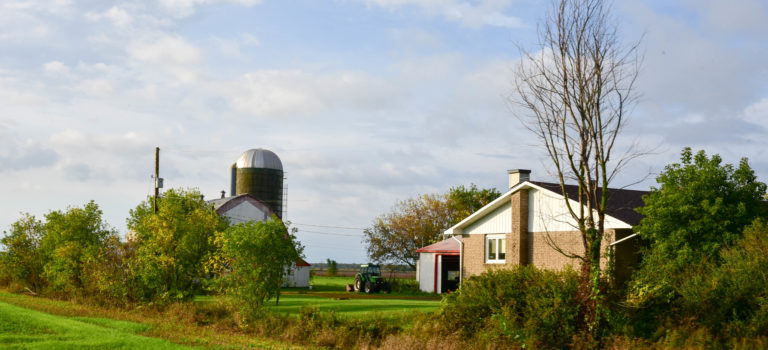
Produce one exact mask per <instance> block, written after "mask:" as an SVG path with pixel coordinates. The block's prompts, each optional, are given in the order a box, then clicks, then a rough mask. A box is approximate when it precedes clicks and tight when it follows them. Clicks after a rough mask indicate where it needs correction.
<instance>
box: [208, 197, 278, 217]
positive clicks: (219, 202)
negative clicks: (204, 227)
mask: <svg viewBox="0 0 768 350" xmlns="http://www.w3.org/2000/svg"><path fill="white" fill-rule="evenodd" d="M206 202H207V203H208V204H212V205H213V209H214V210H216V212H217V213H219V215H221V214H223V213H226V212H227V211H229V210H230V209H232V208H234V207H236V206H237V205H238V204H240V203H243V202H250V203H251V204H253V205H254V206H255V207H258V208H262V209H264V210H265V211H266V212H267V213H269V215H270V216H271V215H272V214H274V212H273V211H272V209H270V208H269V206H268V205H266V204H264V202H262V201H260V200H258V199H257V198H256V197H254V196H251V195H250V194H248V193H243V194H238V195H237V196H232V197H226V198H217V199H212V200H209V201H206Z"/></svg>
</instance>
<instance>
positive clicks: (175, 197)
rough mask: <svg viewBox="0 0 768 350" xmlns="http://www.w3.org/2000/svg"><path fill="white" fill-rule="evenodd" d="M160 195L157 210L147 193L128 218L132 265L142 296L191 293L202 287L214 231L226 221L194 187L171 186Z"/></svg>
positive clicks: (158, 297)
mask: <svg viewBox="0 0 768 350" xmlns="http://www.w3.org/2000/svg"><path fill="white" fill-rule="evenodd" d="M158 201H159V203H158V211H157V213H154V210H153V208H154V207H153V199H152V198H149V199H147V200H146V201H144V202H142V203H141V204H139V205H138V206H137V207H136V208H135V209H133V210H131V211H130V217H129V218H128V220H127V221H128V228H129V229H130V230H131V231H132V232H133V238H132V242H131V243H132V244H133V245H134V246H135V251H134V254H133V255H132V256H131V262H130V265H131V269H132V270H133V274H134V276H136V278H137V282H138V283H139V285H140V287H139V290H140V295H139V298H140V299H142V300H156V301H161V302H166V301H172V300H183V299H188V298H191V297H192V296H193V295H194V293H195V292H196V291H198V290H199V289H200V288H201V287H202V286H201V284H200V283H201V281H202V280H203V277H204V275H205V266H204V265H205V262H206V261H208V259H210V257H211V255H212V254H213V252H214V250H215V246H214V244H213V240H214V236H215V234H216V233H217V232H222V231H224V230H225V229H226V228H227V226H228V223H227V220H226V219H225V218H222V217H220V216H219V215H218V214H217V213H216V211H214V210H213V207H212V206H211V205H209V204H207V203H205V201H203V199H202V196H200V193H199V192H198V191H196V190H178V189H171V190H168V191H166V192H165V193H164V194H163V196H162V197H161V198H159V200H158Z"/></svg>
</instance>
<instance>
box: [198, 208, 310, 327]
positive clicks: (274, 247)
mask: <svg viewBox="0 0 768 350" xmlns="http://www.w3.org/2000/svg"><path fill="white" fill-rule="evenodd" d="M215 244H216V247H217V248H218V250H217V251H216V255H215V257H214V258H213V259H211V261H210V267H209V268H210V270H211V272H213V273H215V274H217V275H218V277H217V278H216V282H218V283H219V285H220V286H221V289H222V291H223V292H225V293H226V294H227V295H228V296H230V297H232V298H233V301H234V302H235V304H236V305H237V306H238V307H239V308H240V310H241V312H242V315H243V316H246V318H251V319H252V318H255V316H257V315H258V314H259V309H260V308H261V306H262V305H263V304H264V302H265V301H266V300H268V299H270V298H274V297H277V298H278V300H279V298H280V285H281V284H282V280H283V275H284V274H285V270H286V267H288V268H290V266H291V264H294V263H295V262H296V261H298V260H299V257H300V254H301V250H302V247H301V245H299V244H298V242H297V241H296V237H295V236H294V235H292V234H290V233H288V230H287V228H286V227H285V224H283V222H282V221H280V219H278V218H277V217H276V216H274V215H273V216H272V218H270V219H269V220H268V221H266V222H253V221H249V222H247V223H243V224H237V225H234V226H231V227H230V228H228V229H227V230H226V231H224V232H223V233H220V234H217V235H216V238H215Z"/></svg>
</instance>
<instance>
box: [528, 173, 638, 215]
mask: <svg viewBox="0 0 768 350" xmlns="http://www.w3.org/2000/svg"><path fill="white" fill-rule="evenodd" d="M530 182H531V183H533V184H536V185H539V186H540V187H542V188H545V189H547V190H549V191H551V192H554V193H557V194H560V195H562V192H561V190H560V184H556V183H551V182H540V181H530ZM608 190H609V194H610V195H609V197H608V207H607V208H606V209H605V213H606V214H608V215H610V216H612V217H614V218H616V219H619V220H621V221H624V222H626V223H627V224H629V225H632V226H635V225H637V224H639V223H640V220H642V219H643V216H642V215H641V214H640V213H638V212H636V211H635V208H639V207H642V206H643V205H644V204H645V202H643V195H646V194H648V191H637V190H625V189H617V188H609V189H608ZM565 193H566V194H567V195H568V199H570V200H572V201H576V202H578V201H579V186H576V185H565ZM602 193H603V190H602V189H601V188H598V189H597V195H598V197H599V196H602Z"/></svg>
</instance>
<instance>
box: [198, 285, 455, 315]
mask: <svg viewBox="0 0 768 350" xmlns="http://www.w3.org/2000/svg"><path fill="white" fill-rule="evenodd" d="M350 281H351V279H350V278H349V277H325V276H315V277H313V279H312V283H311V285H312V289H311V290H308V289H307V288H285V289H283V290H282V292H281V293H280V304H279V305H277V306H276V305H275V301H274V300H270V301H268V302H267V303H266V304H265V305H266V307H267V310H270V311H275V312H279V313H281V314H289V315H297V314H298V313H299V310H301V308H302V307H310V306H314V307H316V308H317V309H318V310H319V311H320V312H333V313H334V314H335V315H336V316H341V317H348V318H358V319H366V318H384V319H400V318H402V317H403V316H406V315H409V314H412V313H413V312H414V311H418V312H433V311H436V310H437V309H438V308H439V307H440V297H439V296H435V295H428V294H427V295H418V296H414V295H412V293H405V294H402V293H401V294H398V293H392V294H386V293H373V294H365V293H350V292H346V291H345V288H346V284H347V283H350ZM195 300H196V301H198V302H202V303H212V302H215V301H216V297H213V296H200V297H197V298H195Z"/></svg>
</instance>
